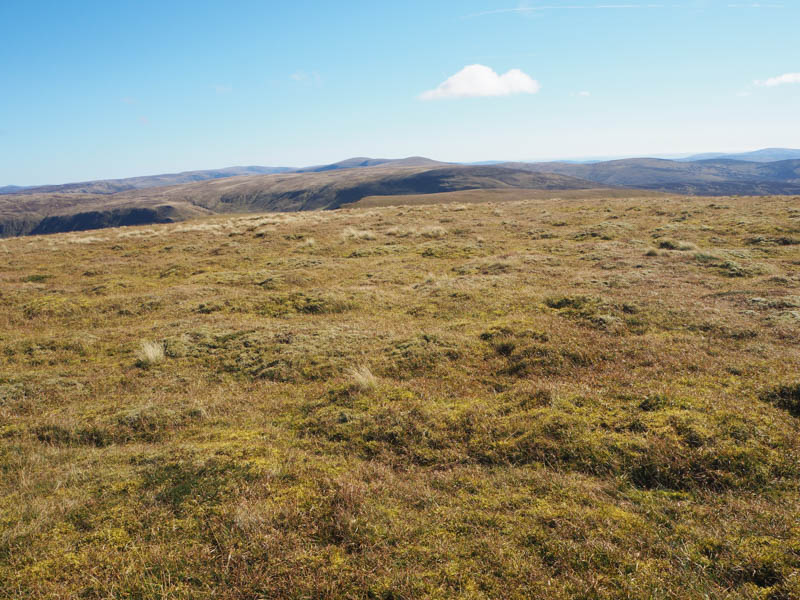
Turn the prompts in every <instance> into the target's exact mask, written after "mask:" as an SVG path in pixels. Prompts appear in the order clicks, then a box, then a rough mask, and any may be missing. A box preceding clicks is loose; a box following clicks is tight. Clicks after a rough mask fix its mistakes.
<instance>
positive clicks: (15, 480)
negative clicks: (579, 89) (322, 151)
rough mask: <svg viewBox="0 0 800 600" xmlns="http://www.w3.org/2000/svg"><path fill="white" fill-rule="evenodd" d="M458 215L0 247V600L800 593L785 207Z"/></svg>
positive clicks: (794, 241)
mask: <svg viewBox="0 0 800 600" xmlns="http://www.w3.org/2000/svg"><path fill="white" fill-rule="evenodd" d="M454 194H455V195H453V196H450V197H446V198H440V200H441V202H442V203H441V204H433V205H422V204H419V205H417V204H414V205H410V206H391V205H384V204H388V202H387V201H386V199H385V198H380V199H372V200H371V202H372V203H373V204H376V206H373V207H369V206H366V207H357V208H352V209H347V210H336V211H311V212H305V213H280V214H247V215H241V214H234V215H223V216H213V217H210V218H207V219H201V220H195V221H190V222H183V223H172V224H162V225H153V226H147V227H129V228H117V229H105V230H97V231H91V232H80V233H64V234H56V235H51V236H33V237H25V238H8V239H3V240H0V597H2V598H15V599H16V598H20V599H23V598H26V599H27V598H59V599H72V598H75V599H78V598H89V599H100V598H120V599H122V598H125V599H157V598H159V599H160V598H170V599H190V598H191V599H195V598H200V599H212V598H213V599H220V600H223V599H231V600H232V599H257V598H263V599H273V598H288V599H298V600H299V599H333V598H348V599H382V600H390V599H392V600H400V599H404V600H405V599H408V600H412V599H419V598H431V599H445V598H447V599H450V598H460V599H485V598H502V599H526V598H546V599H562V598H584V599H600V598H604V599H605V598H607V599H612V598H613V599H616V598H631V599H640V598H654V599H655V598H664V599H667V598H670V599H673V598H674V599H679V598H680V599H695V598H741V599H744V598H760V599H764V600H767V599H769V600H791V599H795V600H796V599H799V598H800V352H799V351H798V340H800V198H798V197H792V196H783V197H759V198H749V197H724V198H683V197H674V196H663V197H655V196H653V195H650V196H646V195H645V194H642V195H640V196H638V197H636V196H635V194H637V192H635V191H634V192H631V194H632V196H631V197H625V194H621V193H620V194H619V197H601V198H598V197H596V194H595V197H588V198H581V197H580V194H578V193H570V194H569V197H567V196H564V197H562V198H559V197H557V196H558V192H552V193H550V194H549V195H548V196H547V197H544V195H545V194H544V193H542V194H540V195H537V196H536V197H529V198H526V197H525V193H524V191H520V192H519V193H518V195H516V196H515V195H514V194H512V193H511V192H507V191H504V192H498V193H492V192H487V199H488V200H490V201H488V202H487V201H484V202H480V201H478V200H480V199H477V198H476V195H478V194H479V192H469V193H468V194H467V195H463V194H462V196H459V195H458V194H459V192H455V193H454ZM439 196H447V194H440V195H439ZM459 198H461V200H460V201H459ZM450 200H453V201H450Z"/></svg>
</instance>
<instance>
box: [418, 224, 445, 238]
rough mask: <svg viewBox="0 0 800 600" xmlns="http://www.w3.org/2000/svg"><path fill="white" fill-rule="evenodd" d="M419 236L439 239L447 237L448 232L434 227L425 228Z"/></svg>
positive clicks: (436, 226)
mask: <svg viewBox="0 0 800 600" xmlns="http://www.w3.org/2000/svg"><path fill="white" fill-rule="evenodd" d="M419 235H420V236H421V237H424V238H430V239H438V238H442V237H444V236H446V235H447V230H446V229H445V228H444V227H440V226H438V225H434V226H431V227H423V228H422V229H420V230H419Z"/></svg>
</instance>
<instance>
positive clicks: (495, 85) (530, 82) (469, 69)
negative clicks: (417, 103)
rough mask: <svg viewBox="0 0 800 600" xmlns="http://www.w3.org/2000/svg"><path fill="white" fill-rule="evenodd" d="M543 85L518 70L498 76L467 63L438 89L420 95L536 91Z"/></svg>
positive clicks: (471, 95) (423, 97) (428, 97)
mask: <svg viewBox="0 0 800 600" xmlns="http://www.w3.org/2000/svg"><path fill="white" fill-rule="evenodd" d="M541 87H542V86H540V85H539V82H538V81H536V80H535V79H532V78H531V77H530V75H527V74H525V73H523V72H522V71H520V70H519V69H511V70H510V71H508V72H506V73H504V74H502V75H498V74H497V73H495V72H494V70H493V69H491V68H489V67H486V66H484V65H468V66H466V67H464V68H463V69H461V70H460V71H459V72H458V73H456V74H455V75H453V76H452V77H448V78H447V79H446V80H445V81H443V82H442V83H441V84H439V86H438V87H437V88H436V89H433V90H428V91H427V92H423V93H422V94H420V96H419V98H420V100H439V99H442V98H478V97H486V96H510V95H512V94H535V93H536V92H538V91H539V90H540V89H541Z"/></svg>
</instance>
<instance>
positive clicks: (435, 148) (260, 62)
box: [0, 0, 800, 186]
mask: <svg viewBox="0 0 800 600" xmlns="http://www.w3.org/2000/svg"><path fill="white" fill-rule="evenodd" d="M798 24H800V1H798V0H765V1H761V2H752V1H750V2H747V1H740V0H664V1H663V2H660V1H659V0H645V1H643V2H637V1H636V0H565V1H560V0H530V1H526V2H519V1H518V0H510V1H503V0H458V1H450V0H436V1H430V0H424V1H417V0H405V1H403V2H383V1H378V2H376V1H375V0H368V1H367V0H364V1H362V0H353V1H344V2H332V1H310V0H294V1H293V2H279V1H277V0H274V1H269V2H266V1H263V0H262V1H254V2H247V1H235V0H232V1H229V2H222V1H221V0H220V1H203V0H193V1H191V2H181V1H178V0H172V1H169V2H164V1H163V0H159V1H148V0H142V1H137V2H133V1H125V0H115V1H114V2H109V1H108V0H103V1H102V2H90V1H81V0H75V1H72V2H63V1H61V0H59V1H57V2H44V1H37V0H26V1H23V0H4V1H2V2H0V31H2V35H0V186H2V185H9V184H16V185H39V184H47V183H63V182H69V181H84V180H91V179H106V178H115V177H128V176H137V175H148V174H156V173H167V172H177V171H185V170H196V169H208V168H220V167H226V166H233V165H263V166H305V165H311V164H323V163H328V162H334V161H337V160H341V159H344V158H347V157H351V156H370V157H384V158H398V157H404V156H415V155H421V156H427V157H430V158H435V159H438V160H445V161H458V162H473V161H475V162H476V161H488V160H545V159H556V158H580V157H599V156H607V157H614V156H634V155H648V156H654V155H670V154H680V153H685V154H688V153H694V152H710V151H744V150H754V149H758V148H763V147H794V148H797V147H800V117H798V115H799V114H800V41H798V37H797V32H798Z"/></svg>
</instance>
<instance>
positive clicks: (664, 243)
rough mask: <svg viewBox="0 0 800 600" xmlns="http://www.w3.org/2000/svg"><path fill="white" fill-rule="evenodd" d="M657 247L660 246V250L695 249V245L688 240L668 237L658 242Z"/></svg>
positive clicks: (683, 250)
mask: <svg viewBox="0 0 800 600" xmlns="http://www.w3.org/2000/svg"><path fill="white" fill-rule="evenodd" d="M658 247H659V248H661V249H662V250H680V251H682V252H685V251H688V250H696V249H697V246H695V245H694V244H692V243H690V242H680V241H676V240H670V239H666V240H661V241H660V242H658Z"/></svg>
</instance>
